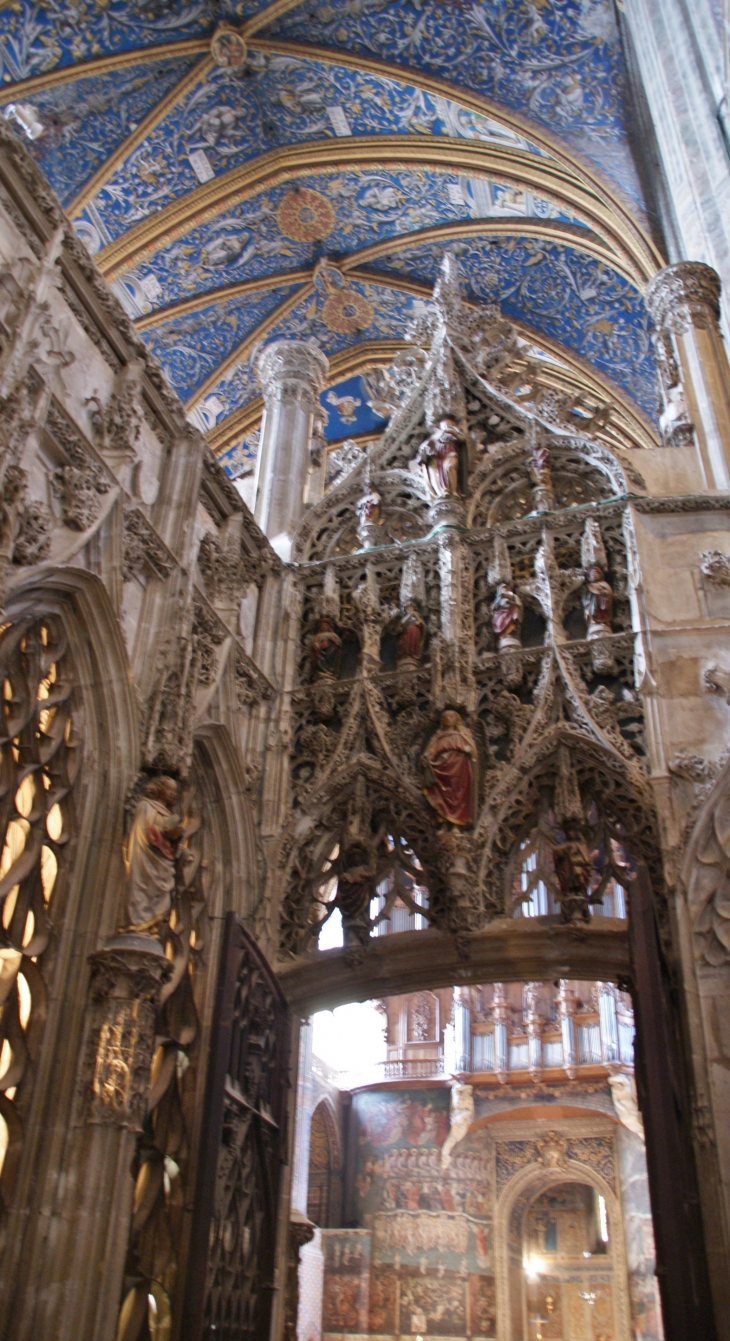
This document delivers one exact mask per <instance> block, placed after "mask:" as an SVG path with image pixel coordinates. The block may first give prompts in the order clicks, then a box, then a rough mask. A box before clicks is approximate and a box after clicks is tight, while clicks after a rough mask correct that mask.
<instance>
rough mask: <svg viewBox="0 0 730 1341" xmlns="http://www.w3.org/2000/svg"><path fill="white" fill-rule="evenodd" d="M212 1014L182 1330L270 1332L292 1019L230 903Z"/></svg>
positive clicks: (254, 1336)
mask: <svg viewBox="0 0 730 1341" xmlns="http://www.w3.org/2000/svg"><path fill="white" fill-rule="evenodd" d="M214 1020H215V1027H214V1033H213V1038H212V1042H211V1052H210V1060H209V1072H208V1086H207V1094H206V1105H205V1119H204V1129H203V1134H202V1140H201V1154H200V1163H199V1171H198V1181H197V1187H196V1201H195V1211H194V1225H193V1233H192V1239H191V1252H190V1270H189V1280H188V1295H187V1301H186V1307H185V1310H184V1322H183V1329H184V1330H183V1336H184V1337H185V1338H186V1339H187V1341H203V1339H205V1341H212V1339H213V1338H214V1337H215V1338H216V1339H218V1338H225V1341H267V1338H268V1335H269V1322H270V1317H271V1305H272V1298H273V1271H274V1250H275V1235H276V1222H277V1208H278V1193H279V1175H280V1169H281V1164H282V1162H283V1160H284V1158H285V1156H286V1132H285V1118H286V1085H287V1068H288V1062H289V1020H288V1014H287V1008H286V1002H285V1000H284V997H283V994H282V992H281V989H280V987H279V985H278V983H277V981H276V979H275V977H274V975H273V974H272V972H271V970H270V968H269V966H268V964H267V963H266V960H265V959H264V958H263V956H262V954H261V952H260V950H259V949H258V947H257V946H256V944H255V942H254V941H253V940H252V939H251V937H250V936H249V935H248V934H247V932H246V931H245V930H244V928H243V926H242V924H241V922H240V920H239V919H238V918H237V917H236V916H235V915H234V914H233V913H230V914H229V915H228V920H227V922H226V933H225V938H224V944H223V954H222V958H221V969H220V977H219V982H218V992H217V997H216V1008H215V1012H214Z"/></svg>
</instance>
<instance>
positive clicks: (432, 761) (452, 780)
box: [421, 710, 477, 826]
mask: <svg viewBox="0 0 730 1341" xmlns="http://www.w3.org/2000/svg"><path fill="white" fill-rule="evenodd" d="M476 759H477V751H476V744H475V741H474V737H473V736H472V734H471V731H470V730H469V729H468V727H466V726H465V725H464V723H463V722H462V720H461V716H460V714H459V713H458V712H454V711H452V710H448V711H446V712H444V713H442V714H441V725H440V726H439V729H438V731H437V732H436V734H435V735H434V736H432V737H431V739H430V741H429V742H428V745H427V746H426V748H425V750H424V752H423V754H422V756H421V766H422V768H423V772H424V777H425V781H426V786H425V787H424V789H423V791H424V795H425V797H426V800H427V801H428V803H429V805H430V806H431V807H432V808H433V809H434V810H435V811H436V813H437V814H438V815H440V816H441V818H442V819H445V820H447V821H448V823H449V824H458V825H462V826H463V825H467V824H473V823H474V818H475V813H476Z"/></svg>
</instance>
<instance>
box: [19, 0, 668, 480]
mask: <svg viewBox="0 0 730 1341" xmlns="http://www.w3.org/2000/svg"><path fill="white" fill-rule="evenodd" d="M241 39H243V41H241ZM0 80H1V81H2V83H3V86H4V88H3V90H2V91H0V97H1V98H2V102H1V103H0V110H1V111H2V113H3V114H4V115H5V116H6V117H7V118H9V119H11V120H12V121H13V122H14V123H15V125H16V128H17V129H18V131H19V133H21V134H22V135H24V136H26V137H27V143H28V145H29V147H30V149H31V151H32V153H33V154H34V156H35V157H36V159H37V161H38V163H39V164H40V165H41V167H42V168H43V171H44V172H45V174H46V176H47V177H48V180H49V181H50V183H51V184H52V186H53V187H54V189H55V190H56V191H57V193H58V195H59V197H60V199H61V200H62V202H63V204H64V206H65V208H66V209H67V211H68V213H69V215H70V216H71V218H72V220H73V221H74V224H75V226H76V228H77V230H78V232H79V234H80V236H81V237H82V238H83V240H84V242H85V243H86V245H87V247H88V248H89V250H90V251H91V252H93V253H94V255H95V258H96V261H97V263H98V265H99V266H100V268H101V270H102V271H103V273H104V274H105V275H106V276H107V278H108V279H109V281H110V282H111V283H112V285H113V287H114V289H115V291H116V292H117V294H118V295H119V296H120V297H121V299H122V301H123V303H124V305H125V307H126V309H127V311H128V312H129V314H130V315H131V316H132V317H133V318H134V320H135V321H136V322H137V324H138V326H139V329H140V331H141V332H142V334H143V336H144V339H145V340H146V341H147V343H148V344H149V347H150V349H151V350H152V351H153V352H154V353H155V355H156V356H157V357H158V358H159V360H160V362H161V364H162V366H163V368H164V369H165V371H166V373H167V375H168V377H169V379H170V382H171V383H172V385H173V386H174V387H175V389H176V391H177V392H178V393H179V394H180V396H181V397H182V399H183V400H184V401H185V402H186V404H187V406H188V410H189V413H190V415H191V417H193V418H194V419H195V420H196V421H197V422H198V423H199V424H200V425H201V426H202V427H204V428H205V430H206V431H207V432H208V433H209V437H210V440H211V442H212V444H213V446H214V447H215V448H216V450H217V451H219V452H220V453H221V455H222V457H223V459H224V461H225V462H226V464H227V465H228V466H229V467H230V468H231V469H234V470H235V469H236V468H239V467H240V465H241V463H242V462H244V461H245V459H246V458H247V457H248V456H250V455H251V454H252V453H253V452H254V450H255V434H254V433H252V430H253V429H255V426H256V421H257V418H258V416H259V415H260V399H259V396H260V389H259V387H258V384H257V381H256V376H255V372H254V361H255V355H256V352H257V350H258V348H259V347H260V345H261V343H262V342H266V341H270V340H273V339H279V338H296V339H305V340H313V341H316V343H317V344H319V345H320V346H321V348H322V349H323V350H324V351H325V353H327V355H328V356H329V358H330V360H331V367H332V386H331V387H330V388H328V390H327V391H326V392H325V393H324V395H323V403H324V405H325V407H326V408H327V409H328V411H329V414H330V425H329V429H328V433H329V436H330V438H331V439H333V440H336V439H338V438H341V437H343V436H344V435H346V434H347V433H351V434H352V433H355V434H357V433H358V432H367V431H370V432H374V431H378V428H379V427H381V426H382V421H381V420H379V419H378V417H377V414H376V413H375V412H374V411H373V409H372V408H371V407H370V405H369V404H368V398H367V391H366V388H365V384H364V383H363V381H362V378H361V377H360V373H361V372H362V371H363V370H364V369H366V368H367V367H370V366H373V365H374V364H379V363H380V364H382V363H384V362H388V361H389V360H390V358H391V357H392V356H393V354H394V352H395V351H396V350H397V348H398V347H399V344H400V343H401V342H402V341H403V339H404V335H405V331H406V328H407V325H408V321H409V319H410V318H411V317H412V316H413V315H415V314H416V313H417V312H418V311H419V310H420V311H422V310H423V304H424V303H427V302H428V296H429V293H430V290H431V287H432V285H433V281H434V278H435V276H436V273H437V269H438V265H439V261H440V258H441V256H442V254H443V252H444V250H445V249H449V250H451V251H454V252H456V254H457V255H459V257H460V260H461V268H462V274H463V276H464V280H465V286H466V292H467V296H468V297H469V299H470V300H471V301H474V302H499V303H500V304H501V306H502V309H503V311H504V312H505V313H506V314H507V315H508V316H509V317H510V318H511V319H512V320H513V321H514V322H515V323H516V325H517V326H518V328H519V329H520V331H521V333H522V334H523V336H524V338H525V340H526V341H527V342H528V343H529V344H530V347H531V348H532V350H533V352H535V353H536V354H537V355H538V356H539V357H544V358H546V359H548V360H552V361H553V363H554V364H555V366H558V365H560V366H563V367H565V368H568V369H569V370H570V371H571V375H572V376H573V378H574V379H575V378H578V380H580V379H581V378H583V379H584V381H587V383H590V385H591V386H592V387H593V388H594V391H596V390H597V394H599V395H602V396H603V397H604V398H605V399H606V400H608V401H611V402H613V403H615V404H620V405H621V406H623V407H624V409H625V410H627V412H628V413H629V414H630V415H633V416H634V419H635V421H636V422H637V423H640V424H641V425H643V431H644V432H645V434H646V433H647V432H648V433H649V435H651V432H652V424H653V423H654V422H655V420H656V415H657V384H656V369H655V364H654V357H653V352H652V346H651V338H650V329H649V321H648V316H647V313H646V309H645V306H644V301H643V296H642V294H643V288H644V285H645V282H646V279H647V278H648V277H649V276H650V275H651V274H653V273H654V271H655V270H656V269H657V267H658V266H660V265H661V264H662V263H663V258H662V255H661V248H660V244H658V242H657V238H656V236H655V235H654V233H653V230H652V227H651V222H650V212H649V209H648V207H647V202H646V200H645V198H644V195H643V193H642V186H641V178H640V173H639V169H638V167H637V159H636V156H635V152H634V147H633V144H632V138H631V135H630V125H631V122H632V119H633V118H632V114H631V112H630V110H629V104H628V97H629V95H628V87H627V78H626V70H625V61H624V55H623V48H622V42H621V34H620V28H619V23H618V16H617V13H616V11H615V9H614V3H613V0H440V2H438V0H405V2H404V0H329V2H328V3H317V0H305V3H301V2H299V3H297V0H271V3H268V4H266V3H263V0H219V3H215V2H214V0H211V2H210V3H194V4H188V3H181V2H180V0H51V3H43V4H35V3H31V2H30V0H14V2H13V3H12V4H5V5H1V6H0ZM627 407H628V408H627Z"/></svg>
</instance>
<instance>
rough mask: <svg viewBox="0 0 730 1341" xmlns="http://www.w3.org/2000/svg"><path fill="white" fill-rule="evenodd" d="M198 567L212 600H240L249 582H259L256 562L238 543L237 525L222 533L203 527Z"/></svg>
mask: <svg viewBox="0 0 730 1341" xmlns="http://www.w3.org/2000/svg"><path fill="white" fill-rule="evenodd" d="M198 568H199V569H200V573H201V576H202V579H203V585H204V587H205V594H206V596H207V597H208V599H209V600H211V601H214V602H215V601H220V602H227V603H231V602H235V601H240V599H241V597H242V596H243V594H244V592H245V590H246V587H247V586H248V584H249V583H250V582H257V581H258V582H260V581H261V572H260V568H259V565H258V564H257V563H256V562H255V561H254V560H253V559H252V558H251V557H249V556H248V555H247V554H246V552H245V551H244V550H243V549H242V547H241V536H240V532H239V530H238V528H235V527H230V526H229V529H228V530H227V531H226V533H225V534H223V535H219V534H214V533H213V532H212V531H206V533H205V535H204V536H203V539H202V540H201V542H200V548H199V550H198Z"/></svg>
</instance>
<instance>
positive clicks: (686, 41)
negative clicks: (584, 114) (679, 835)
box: [619, 0, 730, 329]
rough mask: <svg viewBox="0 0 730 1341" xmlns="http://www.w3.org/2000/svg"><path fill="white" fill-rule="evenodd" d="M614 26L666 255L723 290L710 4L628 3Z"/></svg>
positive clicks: (722, 149)
mask: <svg viewBox="0 0 730 1341" xmlns="http://www.w3.org/2000/svg"><path fill="white" fill-rule="evenodd" d="M619 21H620V24H621V26H622V27H623V26H624V25H625V26H626V28H627V29H628V37H629V39H630V40H629V42H628V43H627V45H628V46H629V47H630V48H631V47H633V52H632V55H635V65H636V67H637V70H638V74H639V77H640V82H641V93H643V95H644V98H645V100H646V104H647V107H648V111H649V114H650V116H651V120H652V123H653V130H654V134H655V137H656V147H657V150H658V157H659V170H658V171H656V170H655V172H654V185H655V188H656V193H657V196H658V205H659V211H660V214H661V217H662V224H663V230H664V234H665V237H666V238H667V244H668V246H669V249H670V256H671V258H672V259H678V258H679V257H681V256H698V257H701V258H702V259H703V260H705V261H708V262H709V263H710V264H711V265H713V266H714V267H715V269H716V270H717V271H718V272H719V274H720V275H721V276H722V279H723V283H725V284H729V283H730V165H729V164H728V156H727V146H726V142H725V138H724V134H723V128H722V126H721V123H720V117H719V116H718V111H719V109H720V106H721V103H722V98H723V94H724V89H723V76H722V42H721V39H720V37H719V34H718V32H717V28H716V27H715V25H714V23H713V18H712V13H711V9H710V5H709V4H707V3H705V2H704V0H702V3H695V4H687V3H686V0H630V3H627V4H624V5H622V6H621V13H620V15H619ZM625 35H626V34H625ZM631 64H632V66H633V65H634V62H633V61H632V62H631ZM642 101H643V99H641V98H640V99H639V102H640V103H641V102H642ZM647 129H649V128H648V127H647ZM648 157H649V154H647V158H648ZM726 329H727V326H726Z"/></svg>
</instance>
